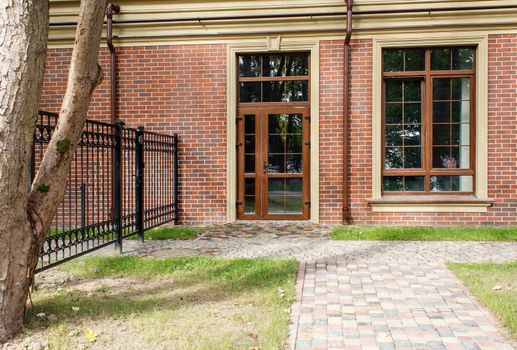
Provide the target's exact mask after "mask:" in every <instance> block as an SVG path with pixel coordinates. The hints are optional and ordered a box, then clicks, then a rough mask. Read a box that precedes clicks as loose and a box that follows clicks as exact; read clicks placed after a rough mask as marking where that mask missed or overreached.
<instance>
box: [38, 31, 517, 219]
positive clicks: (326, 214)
mask: <svg viewBox="0 0 517 350" xmlns="http://www.w3.org/2000/svg"><path fill="white" fill-rule="evenodd" d="M489 47H490V48H489V62H490V63H489V65H490V66H489V141H488V147H489V164H488V165H489V196H490V198H493V199H494V200H495V205H494V206H493V207H492V208H489V211H488V213H418V212H417V213H373V212H372V211H371V208H370V207H369V205H368V202H367V201H368V199H369V198H370V197H371V192H372V186H371V180H372V176H371V172H372V170H371V169H372V160H371V157H372V151H371V147H372V106H371V93H372V91H371V81H372V70H371V69H372V42H371V40H353V41H352V57H351V66H352V70H351V77H352V78H351V93H350V95H351V117H350V119H351V121H350V129H349V147H350V149H349V156H350V159H349V165H350V179H349V180H350V182H349V197H350V198H349V199H350V201H351V204H350V207H351V210H350V211H351V217H352V221H353V223H355V224H393V225H481V224H516V223H517V212H516V209H517V136H516V135H517V132H516V131H517V35H515V34H508V35H491V36H490V37H489ZM320 56H321V62H320V67H321V77H320V158H321V160H320V217H321V221H322V222H323V223H333V224H336V223H341V222H342V211H341V203H342V195H343V178H342V169H343V164H342V154H343V153H342V152H343V143H342V140H343V134H342V105H343V82H342V77H343V41H322V42H321V49H320ZM69 59H70V50H50V52H49V57H48V61H47V74H46V81H45V89H44V94H43V99H42V103H41V106H42V109H46V110H49V111H58V109H59V105H60V103H61V99H62V95H63V93H64V90H65V87H66V78H67V74H68V64H69ZM100 62H101V65H102V66H103V68H104V69H105V72H106V78H105V81H104V82H103V84H102V85H101V86H100V87H99V89H98V90H97V91H96V93H95V96H94V99H93V101H92V104H91V108H90V113H89V114H90V116H91V117H92V118H95V119H102V120H108V119H109V57H108V55H107V51H106V50H102V52H101V57H100ZM226 76H227V72H226V50H225V46H224V45H181V46H157V47H156V46H154V47H133V48H122V49H119V76H118V79H119V97H118V104H119V108H118V109H119V111H118V113H119V114H118V115H119V117H120V118H122V119H124V120H125V121H126V122H127V123H128V124H129V125H132V126H136V125H139V124H144V125H145V126H146V127H147V128H148V129H150V130H154V131H160V132H167V133H172V132H178V133H179V134H180V137H181V150H180V152H181V161H180V171H181V178H180V183H181V213H180V218H181V221H182V222H183V223H186V224H199V223H210V222H223V221H225V219H226Z"/></svg>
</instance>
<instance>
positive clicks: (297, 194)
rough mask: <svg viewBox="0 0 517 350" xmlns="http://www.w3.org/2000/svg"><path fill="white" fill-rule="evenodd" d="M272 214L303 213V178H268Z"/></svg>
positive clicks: (269, 202)
mask: <svg viewBox="0 0 517 350" xmlns="http://www.w3.org/2000/svg"><path fill="white" fill-rule="evenodd" d="M268 208H269V213H270V214H301V213H302V212H303V200H302V179H301V178H295V179H292V178H291V179H278V178H273V179H271V178H270V179H269V180H268Z"/></svg>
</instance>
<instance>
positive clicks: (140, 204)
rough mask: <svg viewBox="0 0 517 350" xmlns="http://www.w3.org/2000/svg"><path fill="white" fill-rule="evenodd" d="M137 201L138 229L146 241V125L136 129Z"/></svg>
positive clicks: (140, 235)
mask: <svg viewBox="0 0 517 350" xmlns="http://www.w3.org/2000/svg"><path fill="white" fill-rule="evenodd" d="M135 160H136V161H135V165H136V179H135V183H136V186H135V190H136V193H135V201H136V229H137V232H138V237H139V239H140V241H141V242H143V241H144V167H145V164H144V127H143V126H139V127H138V128H137V129H136V145H135Z"/></svg>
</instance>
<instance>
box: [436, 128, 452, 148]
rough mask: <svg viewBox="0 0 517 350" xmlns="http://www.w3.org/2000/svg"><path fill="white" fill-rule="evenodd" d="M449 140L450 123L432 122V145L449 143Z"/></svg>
mask: <svg viewBox="0 0 517 350" xmlns="http://www.w3.org/2000/svg"><path fill="white" fill-rule="evenodd" d="M450 141H451V125H450V124H434V126H433V145H449V144H450Z"/></svg>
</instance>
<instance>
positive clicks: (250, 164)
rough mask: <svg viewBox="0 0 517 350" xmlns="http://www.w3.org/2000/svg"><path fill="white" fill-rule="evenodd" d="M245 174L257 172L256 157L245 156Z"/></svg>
mask: <svg viewBox="0 0 517 350" xmlns="http://www.w3.org/2000/svg"><path fill="white" fill-rule="evenodd" d="M244 172H245V173H254V172H255V155H254V154H246V155H245V156H244Z"/></svg>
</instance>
